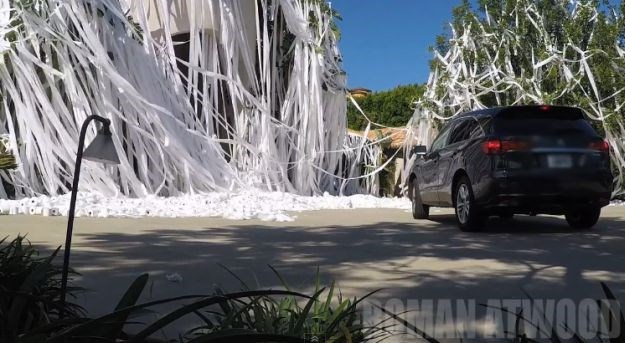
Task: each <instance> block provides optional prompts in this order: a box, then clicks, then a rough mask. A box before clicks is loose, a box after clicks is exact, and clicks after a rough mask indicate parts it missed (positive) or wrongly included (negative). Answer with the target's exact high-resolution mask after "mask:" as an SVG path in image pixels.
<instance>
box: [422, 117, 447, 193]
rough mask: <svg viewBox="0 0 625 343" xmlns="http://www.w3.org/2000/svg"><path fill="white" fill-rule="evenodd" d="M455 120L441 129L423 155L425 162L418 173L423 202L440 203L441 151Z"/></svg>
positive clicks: (445, 144)
mask: <svg viewBox="0 0 625 343" xmlns="http://www.w3.org/2000/svg"><path fill="white" fill-rule="evenodd" d="M452 124H453V122H450V123H448V124H447V125H445V126H444V127H443V129H442V130H441V131H440V133H439V135H438V136H437V137H436V138H435V139H434V142H432V145H431V146H430V149H429V151H428V153H427V154H426V155H425V156H424V157H423V159H424V160H423V162H422V163H421V167H420V170H419V175H417V177H418V178H420V180H419V186H420V189H419V191H420V193H421V200H422V201H423V203H425V204H428V205H431V204H437V203H438V195H437V193H436V192H437V190H436V186H437V182H438V180H437V176H438V173H439V169H438V161H439V158H440V153H441V151H442V150H443V149H444V148H445V146H447V141H448V139H449V134H450V131H451V127H452Z"/></svg>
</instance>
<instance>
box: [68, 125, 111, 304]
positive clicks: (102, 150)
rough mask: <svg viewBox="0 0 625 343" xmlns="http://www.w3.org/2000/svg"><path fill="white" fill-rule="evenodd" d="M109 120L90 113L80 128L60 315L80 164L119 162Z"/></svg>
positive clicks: (69, 214)
mask: <svg viewBox="0 0 625 343" xmlns="http://www.w3.org/2000/svg"><path fill="white" fill-rule="evenodd" d="M94 120H95V121H98V122H100V123H101V124H102V127H101V129H100V130H99V131H98V135H97V136H96V137H95V139H94V140H93V142H91V144H89V146H88V147H87V149H85V150H84V151H83V147H84V146H85V135H86V134H87V128H88V127H89V124H90V123H91V122H92V121H94ZM110 126H111V121H110V120H109V119H106V118H102V117H100V116H97V115H91V116H89V117H87V119H86V120H85V122H84V123H83V124H82V128H81V129H80V136H79V138H78V152H77V153H76V166H75V168H74V181H73V183H72V197H71V200H70V202H69V213H68V219H67V232H66V236H65V251H64V255H63V274H62V276H61V305H62V308H61V316H63V315H64V313H63V312H64V310H65V293H67V276H68V273H69V256H70V250H71V247H72V231H73V230H74V212H75V210H76V193H77V192H78V180H79V179H80V166H81V164H82V159H83V158H85V159H86V160H90V161H95V162H101V163H110V164H119V157H118V156H117V151H116V150H115V144H114V143H113V138H112V134H111V127H110Z"/></svg>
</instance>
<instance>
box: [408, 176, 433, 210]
mask: <svg viewBox="0 0 625 343" xmlns="http://www.w3.org/2000/svg"><path fill="white" fill-rule="evenodd" d="M409 189H410V200H412V217H413V218H414V219H428V218H429V217H430V206H428V205H423V202H421V192H419V185H418V184H417V180H412V182H410V188H409Z"/></svg>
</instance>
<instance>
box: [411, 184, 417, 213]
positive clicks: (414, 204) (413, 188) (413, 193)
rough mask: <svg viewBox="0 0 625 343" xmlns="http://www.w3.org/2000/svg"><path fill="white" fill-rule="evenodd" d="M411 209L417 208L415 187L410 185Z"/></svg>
mask: <svg viewBox="0 0 625 343" xmlns="http://www.w3.org/2000/svg"><path fill="white" fill-rule="evenodd" d="M412 209H413V210H416V209H417V187H415V185H412Z"/></svg>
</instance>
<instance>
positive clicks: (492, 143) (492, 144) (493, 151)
mask: <svg viewBox="0 0 625 343" xmlns="http://www.w3.org/2000/svg"><path fill="white" fill-rule="evenodd" d="M529 148H530V145H529V144H528V143H527V142H524V141H510V140H503V141H502V140H499V139H491V140H487V141H485V142H484V143H482V150H483V151H484V153H486V154H487V155H497V154H503V153H505V152H510V151H526V150H529Z"/></svg>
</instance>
